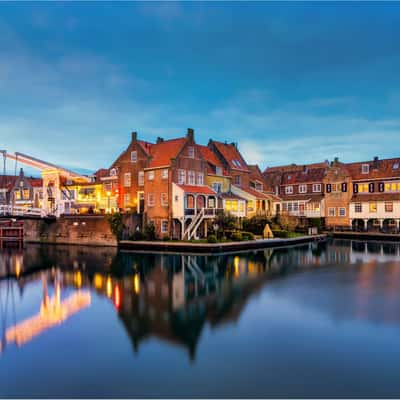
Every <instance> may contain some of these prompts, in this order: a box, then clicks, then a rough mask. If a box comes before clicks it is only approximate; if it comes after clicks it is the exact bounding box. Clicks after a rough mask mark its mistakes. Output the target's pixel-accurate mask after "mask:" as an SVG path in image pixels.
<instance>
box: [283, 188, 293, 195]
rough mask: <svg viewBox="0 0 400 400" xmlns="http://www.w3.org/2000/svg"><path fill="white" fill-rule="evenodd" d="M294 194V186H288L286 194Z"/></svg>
mask: <svg viewBox="0 0 400 400" xmlns="http://www.w3.org/2000/svg"><path fill="white" fill-rule="evenodd" d="M292 193H293V186H286V187H285V194H292Z"/></svg>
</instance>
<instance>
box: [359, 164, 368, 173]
mask: <svg viewBox="0 0 400 400" xmlns="http://www.w3.org/2000/svg"><path fill="white" fill-rule="evenodd" d="M361 173H362V174H369V164H363V165H361Z"/></svg>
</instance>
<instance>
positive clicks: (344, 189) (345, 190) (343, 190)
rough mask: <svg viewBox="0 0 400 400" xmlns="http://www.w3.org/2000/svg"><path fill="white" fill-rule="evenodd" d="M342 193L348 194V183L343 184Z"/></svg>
mask: <svg viewBox="0 0 400 400" xmlns="http://www.w3.org/2000/svg"><path fill="white" fill-rule="evenodd" d="M342 192H347V183H346V182H343V183H342Z"/></svg>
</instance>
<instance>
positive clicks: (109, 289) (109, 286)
mask: <svg viewBox="0 0 400 400" xmlns="http://www.w3.org/2000/svg"><path fill="white" fill-rule="evenodd" d="M111 295H112V282H111V278H110V277H108V278H107V296H108V297H111Z"/></svg>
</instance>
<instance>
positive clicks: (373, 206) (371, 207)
mask: <svg viewBox="0 0 400 400" xmlns="http://www.w3.org/2000/svg"><path fill="white" fill-rule="evenodd" d="M376 211H377V205H376V203H375V202H374V203H369V212H370V213H376Z"/></svg>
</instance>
